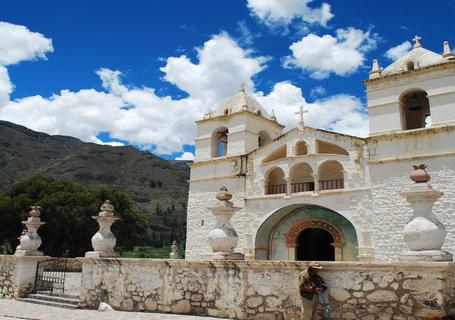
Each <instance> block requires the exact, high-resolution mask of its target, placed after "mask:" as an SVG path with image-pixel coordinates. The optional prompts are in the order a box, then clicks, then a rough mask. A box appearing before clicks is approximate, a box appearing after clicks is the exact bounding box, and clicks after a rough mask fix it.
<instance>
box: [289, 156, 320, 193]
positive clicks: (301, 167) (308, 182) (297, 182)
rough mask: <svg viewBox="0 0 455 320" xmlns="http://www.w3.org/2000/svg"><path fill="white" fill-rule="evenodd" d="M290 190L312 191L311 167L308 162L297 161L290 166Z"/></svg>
mask: <svg viewBox="0 0 455 320" xmlns="http://www.w3.org/2000/svg"><path fill="white" fill-rule="evenodd" d="M290 177H291V188H292V189H291V192H292V193H297V192H307V191H314V179H313V169H311V166H310V165H309V164H308V163H299V164H296V165H295V166H293V167H292V168H291V171H290Z"/></svg>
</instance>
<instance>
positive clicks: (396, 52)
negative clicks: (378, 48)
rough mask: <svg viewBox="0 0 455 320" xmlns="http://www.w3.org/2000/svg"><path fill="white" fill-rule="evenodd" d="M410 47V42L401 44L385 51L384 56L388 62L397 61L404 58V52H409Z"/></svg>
mask: <svg viewBox="0 0 455 320" xmlns="http://www.w3.org/2000/svg"><path fill="white" fill-rule="evenodd" d="M411 48H412V45H411V42H409V41H405V42H403V43H402V44H399V45H397V46H395V47H392V48H390V49H389V50H387V51H386V53H385V56H386V57H387V58H389V59H390V60H393V61H395V60H397V59H399V58H401V57H402V56H404V55H405V54H406V52H408V51H409V50H411Z"/></svg>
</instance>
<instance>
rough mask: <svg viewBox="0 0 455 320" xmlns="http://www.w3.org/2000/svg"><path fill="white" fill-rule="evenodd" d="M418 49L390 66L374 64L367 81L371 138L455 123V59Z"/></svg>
mask: <svg viewBox="0 0 455 320" xmlns="http://www.w3.org/2000/svg"><path fill="white" fill-rule="evenodd" d="M413 41H414V47H413V49H412V50H411V51H409V52H407V53H406V54H405V55H404V56H402V57H401V58H399V59H398V60H396V61H395V62H393V63H392V64H391V65H389V66H388V67H386V68H384V69H381V67H380V66H379V62H378V60H374V61H373V68H372V70H371V72H370V76H369V79H368V80H366V81H365V85H366V87H367V97H368V116H369V123H370V135H377V134H382V133H387V132H397V131H406V130H414V129H422V128H429V127H436V126H443V125H445V124H450V123H453V124H455V56H454V54H453V53H452V51H451V50H450V46H449V43H448V42H447V41H445V42H444V44H443V53H442V54H439V53H435V52H433V51H430V50H428V49H425V48H423V47H422V44H421V37H419V36H415V37H414V39H413Z"/></svg>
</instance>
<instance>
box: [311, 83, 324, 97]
mask: <svg viewBox="0 0 455 320" xmlns="http://www.w3.org/2000/svg"><path fill="white" fill-rule="evenodd" d="M326 94H327V90H326V89H325V88H324V87H323V86H316V87H314V88H313V89H311V92H310V95H311V96H312V97H313V98H317V97H321V96H325V95H326Z"/></svg>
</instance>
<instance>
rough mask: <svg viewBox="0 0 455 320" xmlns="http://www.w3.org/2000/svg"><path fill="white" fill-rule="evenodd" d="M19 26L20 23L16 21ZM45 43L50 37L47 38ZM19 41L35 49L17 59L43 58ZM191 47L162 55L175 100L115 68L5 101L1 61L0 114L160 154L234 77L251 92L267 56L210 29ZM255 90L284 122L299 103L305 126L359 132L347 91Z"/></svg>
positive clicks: (190, 130)
mask: <svg viewBox="0 0 455 320" xmlns="http://www.w3.org/2000/svg"><path fill="white" fill-rule="evenodd" d="M24 29H25V30H27V29H26V28H23V27H22V28H19V30H24ZM32 34H34V35H36V34H35V33H32ZM30 39H34V37H31V38H30ZM47 43H49V44H50V43H51V42H50V40H49V41H48V42H47ZM25 47H27V48H30V47H33V48H41V49H34V50H35V51H33V50H32V51H29V52H28V55H22V57H28V58H24V59H34V58H37V57H42V55H43V54H44V53H43V52H45V49H42V48H43V47H39V46H38V47H36V46H25ZM47 48H48V49H47V51H46V52H50V51H52V49H51V47H47ZM43 50H44V51H43ZM196 50H197V61H192V60H191V59H189V58H188V57H187V56H185V55H181V56H177V57H169V58H167V59H166V60H165V64H164V66H163V67H162V68H161V71H162V72H163V73H164V76H163V80H164V81H168V82H170V83H172V84H174V85H176V86H177V87H178V88H179V89H181V90H183V91H186V92H187V93H188V96H187V97H185V98H182V99H174V98H172V97H169V96H160V95H158V94H156V92H155V89H154V88H150V87H134V86H131V85H129V84H127V83H124V82H122V73H121V72H120V71H118V70H111V69H109V68H101V69H99V70H97V71H96V73H97V75H98V76H99V78H100V81H101V82H102V85H103V89H104V90H103V91H98V90H94V89H83V90H79V91H76V92H73V91H70V90H61V91H60V92H58V93H56V94H54V95H52V96H49V97H43V96H40V95H35V96H29V97H23V98H20V99H15V100H11V99H10V98H9V95H10V93H11V91H12V90H13V85H12V83H11V81H10V79H9V77H8V72H7V68H6V67H5V66H2V65H0V119H2V120H7V121H11V122H14V123H18V124H21V125H24V126H26V127H29V128H31V129H33V130H36V131H41V132H46V133H49V134H60V135H69V136H74V137H77V138H79V139H81V140H83V141H87V142H94V143H104V144H109V145H114V146H117V145H122V143H121V142H107V143H106V142H102V141H101V140H100V139H99V138H98V136H99V134H100V133H102V132H108V133H109V135H110V137H111V138H112V139H114V140H121V141H128V142H129V143H131V144H135V145H137V146H140V147H141V148H142V149H143V150H151V149H153V150H154V151H155V152H157V153H160V154H171V153H175V152H181V151H182V149H183V146H184V145H192V144H194V140H193V139H194V137H195V135H196V126H195V124H194V121H195V120H198V119H201V118H202V116H203V114H204V113H205V112H206V111H207V110H208V108H209V107H211V108H213V107H214V106H216V105H217V104H218V103H220V102H221V101H222V100H223V99H224V98H226V97H227V96H230V95H232V94H233V93H235V92H236V91H237V88H238V85H239V83H240V82H241V81H244V82H246V83H247V88H248V89H249V91H250V92H255V87H254V82H253V81H252V78H253V77H254V76H255V75H257V74H258V73H259V72H261V71H262V70H263V69H264V68H265V67H266V63H267V61H268V58H267V57H263V56H257V55H254V53H253V52H251V51H249V50H247V49H243V48H241V47H240V46H239V45H238V43H237V42H236V41H234V40H233V39H232V38H231V37H230V36H229V35H227V34H226V33H221V34H218V35H214V36H213V37H212V38H211V39H209V40H208V41H207V42H205V43H204V44H203V46H201V47H199V48H197V49H196ZM2 52H8V54H6V55H7V56H8V57H9V58H5V57H0V59H3V60H2V61H6V60H8V59H9V60H8V61H10V62H12V61H15V62H16V63H17V62H19V61H20V60H18V58H15V59H12V58H10V57H12V56H14V55H13V54H11V53H9V52H10V51H9V50H6V51H2ZM33 52H35V53H33ZM15 56H16V57H18V56H19V55H15ZM254 95H255V96H257V98H258V100H259V102H260V103H262V104H263V105H264V107H266V108H267V109H268V110H269V111H271V109H274V110H275V113H276V115H277V117H278V120H279V121H280V122H282V123H284V124H285V125H287V126H288V128H292V127H295V126H296V125H297V121H298V120H297V116H296V115H295V114H294V113H295V111H296V110H297V109H298V106H300V105H302V104H304V105H306V106H307V107H308V109H309V110H310V112H309V113H308V114H306V115H305V121H306V122H307V124H308V125H311V126H315V127H318V128H324V129H330V130H337V131H341V132H344V133H350V134H363V132H366V130H365V126H366V120H365V117H366V116H365V114H363V113H362V110H361V108H362V107H361V103H360V101H359V100H358V99H357V98H355V97H352V96H348V95H339V96H334V97H330V98H326V99H323V100H317V101H315V102H314V103H307V102H306V101H305V98H304V97H303V94H302V91H301V89H300V88H298V87H296V86H294V85H292V84H291V83H288V82H280V83H278V84H276V85H275V86H274V88H273V90H272V91H271V92H270V93H268V94H264V93H262V92H257V93H254ZM192 157H194V155H193V154H192V153H189V152H184V153H183V154H182V155H181V156H180V157H178V158H179V159H184V160H191V159H192Z"/></svg>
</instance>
